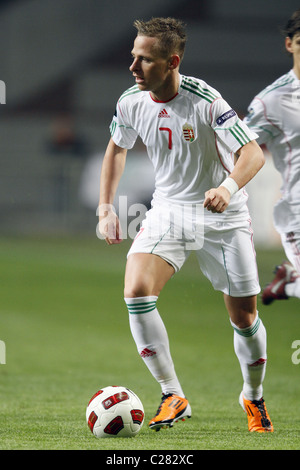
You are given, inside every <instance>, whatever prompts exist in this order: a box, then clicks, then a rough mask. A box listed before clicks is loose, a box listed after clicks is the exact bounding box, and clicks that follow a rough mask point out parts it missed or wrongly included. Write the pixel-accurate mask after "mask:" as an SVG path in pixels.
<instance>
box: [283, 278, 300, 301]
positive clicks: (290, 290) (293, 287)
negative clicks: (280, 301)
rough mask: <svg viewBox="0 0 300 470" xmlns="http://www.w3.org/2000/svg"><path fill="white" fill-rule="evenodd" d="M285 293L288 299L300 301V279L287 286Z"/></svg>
mask: <svg viewBox="0 0 300 470" xmlns="http://www.w3.org/2000/svg"><path fill="white" fill-rule="evenodd" d="M285 293H286V295H287V296H288V297H297V298H298V299H300V277H298V278H297V279H296V280H295V281H294V282H289V283H288V284H287V285H286V286H285Z"/></svg>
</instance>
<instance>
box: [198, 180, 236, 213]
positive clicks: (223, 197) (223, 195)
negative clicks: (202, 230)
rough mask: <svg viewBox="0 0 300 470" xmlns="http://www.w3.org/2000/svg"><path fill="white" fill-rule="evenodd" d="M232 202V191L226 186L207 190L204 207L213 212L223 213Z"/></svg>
mask: <svg viewBox="0 0 300 470" xmlns="http://www.w3.org/2000/svg"><path fill="white" fill-rule="evenodd" d="M229 202H230V193H229V191H228V189H226V188H225V187H224V186H219V187H218V188H212V189H209V190H208V191H206V193H205V200H204V204H203V205H204V207H205V208H206V209H207V210H208V211H211V212H217V213H219V214H220V213H222V212H224V211H225V209H226V208H227V206H228V204H229Z"/></svg>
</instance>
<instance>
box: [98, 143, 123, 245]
mask: <svg viewBox="0 0 300 470" xmlns="http://www.w3.org/2000/svg"><path fill="white" fill-rule="evenodd" d="M126 155H127V149H124V148H122V147H119V146H118V145H116V144H115V143H114V141H113V140H112V139H110V141H109V143H108V146H107V149H106V152H105V155H104V159H103V163H102V168H101V176H100V201H99V208H98V215H99V226H98V227H99V231H100V233H101V235H102V236H103V237H104V238H105V240H106V242H107V243H108V244H109V245H112V244H116V243H120V242H121V241H122V233H121V227H120V222H119V219H118V217H117V215H116V214H115V212H114V209H113V202H114V198H115V194H116V191H117V188H118V185H119V182H120V179H121V176H122V174H123V171H124V167H125V162H126Z"/></svg>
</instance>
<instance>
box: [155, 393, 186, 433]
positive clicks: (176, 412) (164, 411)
mask: <svg viewBox="0 0 300 470" xmlns="http://www.w3.org/2000/svg"><path fill="white" fill-rule="evenodd" d="M191 415H192V410H191V407H190V405H189V402H188V401H187V399H186V398H182V397H179V396H178V395H175V394H173V393H170V394H167V395H163V397H162V400H161V404H160V405H159V408H158V410H157V413H156V415H155V416H154V418H152V419H151V421H150V422H149V428H150V429H155V430H156V431H159V430H160V428H163V427H167V426H169V427H170V428H171V427H172V426H173V424H174V423H176V422H177V421H179V420H180V419H181V420H182V421H184V418H190V417H191Z"/></svg>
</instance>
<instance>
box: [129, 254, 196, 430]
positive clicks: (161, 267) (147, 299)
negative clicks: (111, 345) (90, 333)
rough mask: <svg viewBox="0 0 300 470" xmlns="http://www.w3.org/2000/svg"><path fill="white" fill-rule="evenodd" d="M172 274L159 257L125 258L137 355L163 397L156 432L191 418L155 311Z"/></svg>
mask: <svg viewBox="0 0 300 470" xmlns="http://www.w3.org/2000/svg"><path fill="white" fill-rule="evenodd" d="M173 274H174V268H173V266H171V264H169V263H168V262H166V261H165V260H163V259H162V258H161V257H159V256H156V255H153V254H148V253H134V254H131V255H130V256H129V257H128V260H127V266H126V272H125V289H124V295H125V302H126V304H127V307H128V311H129V322H130V329H131V332H132V335H133V338H134V340H135V343H136V346H137V349H138V352H139V355H140V356H141V357H142V359H143V361H144V362H145V364H146V365H147V367H148V369H149V371H150V372H151V374H152V375H153V377H154V378H155V379H156V380H157V382H158V383H159V384H160V386H161V390H162V394H163V401H162V404H161V406H160V407H159V412H158V413H157V415H156V416H155V417H154V418H153V420H151V421H150V423H149V425H150V427H153V428H154V429H157V430H159V429H160V427H162V426H163V425H166V424H167V425H173V422H174V421H176V419H179V418H182V417H183V416H187V415H190V414H191V410H190V406H189V404H188V401H187V400H186V399H185V396H184V393H183V390H182V388H181V385H180V382H179V380H178V378H177V375H176V372H175V368H174V364H173V360H172V357H171V353H170V347H169V339H168V334H167V331H166V328H165V325H164V323H163V321H162V319H161V317H160V314H159V312H158V309H157V307H156V301H157V298H158V296H159V294H160V292H161V290H162V288H163V287H164V285H165V284H166V283H167V281H168V280H169V279H170V278H171V277H172V276H173ZM162 405H163V406H162ZM175 405H176V406H175Z"/></svg>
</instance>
